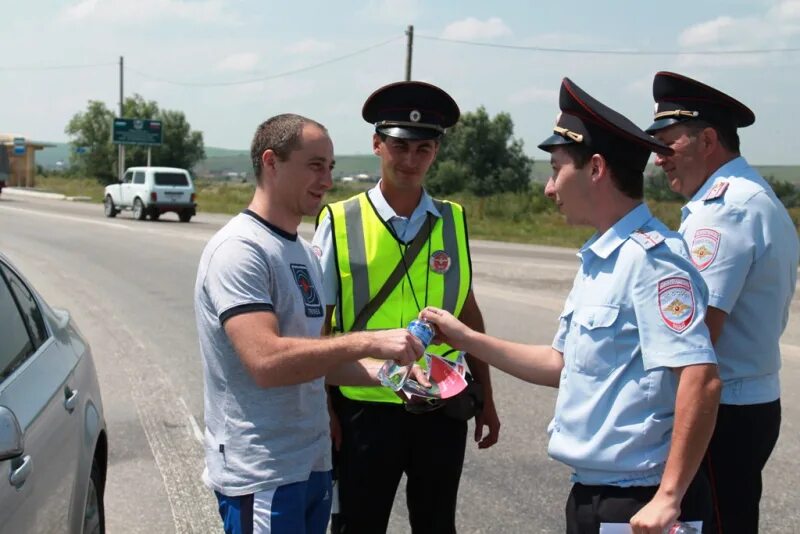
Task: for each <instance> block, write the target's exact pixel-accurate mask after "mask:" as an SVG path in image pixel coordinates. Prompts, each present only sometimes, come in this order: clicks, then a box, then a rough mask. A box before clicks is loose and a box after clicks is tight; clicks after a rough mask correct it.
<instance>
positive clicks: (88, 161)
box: [65, 94, 205, 183]
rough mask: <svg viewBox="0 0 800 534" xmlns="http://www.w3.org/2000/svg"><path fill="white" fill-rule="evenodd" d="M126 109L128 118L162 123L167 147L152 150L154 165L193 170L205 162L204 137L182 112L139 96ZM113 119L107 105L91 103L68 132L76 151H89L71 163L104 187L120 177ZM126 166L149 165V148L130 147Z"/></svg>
mask: <svg viewBox="0 0 800 534" xmlns="http://www.w3.org/2000/svg"><path fill="white" fill-rule="evenodd" d="M122 109H123V111H124V115H125V117H126V118H136V119H151V120H160V121H161V128H162V132H163V144H162V145H161V146H159V147H152V149H151V150H152V153H151V156H152V163H153V164H154V165H161V166H167V167H180V168H184V169H191V168H192V167H194V165H195V164H196V163H197V162H198V161H200V160H202V159H203V158H205V148H204V146H203V134H202V133H201V132H198V131H193V130H192V128H191V125H190V124H189V122H188V121H187V120H186V116H185V115H184V114H183V112H182V111H173V110H166V109H165V110H161V109H159V107H158V103H156V102H155V101H153V100H149V101H148V100H145V99H144V97H142V96H141V95H138V94H135V95H133V96H132V97H128V98H126V99H125V102H124V104H123V108H122ZM113 119H114V114H113V113H112V112H111V111H110V110H109V109H108V108H106V106H105V104H103V103H102V102H97V101H90V102H89V108H88V109H87V110H86V111H85V112H82V113H78V114H76V115H75V116H74V117H73V118H72V120H71V121H70V123H69V125H68V126H67V128H66V130H65V131H66V133H67V134H68V135H70V136H73V137H74V139H73V140H72V141H71V143H72V145H73V147H78V146H86V147H88V148H89V151H88V154H81V155H79V154H72V155H71V156H70V163H71V164H72V165H73V166H75V167H77V168H78V169H79V170H80V171H81V172H82V173H84V174H87V175H90V176H96V177H97V179H98V180H100V181H101V182H103V183H112V182H114V181H115V180H116V177H117V172H116V161H117V147H116V146H115V145H114V144H113V143H112V142H111V122H112V120H113ZM125 164H126V167H132V166H141V165H146V164H147V147H144V146H138V145H127V146H126V147H125Z"/></svg>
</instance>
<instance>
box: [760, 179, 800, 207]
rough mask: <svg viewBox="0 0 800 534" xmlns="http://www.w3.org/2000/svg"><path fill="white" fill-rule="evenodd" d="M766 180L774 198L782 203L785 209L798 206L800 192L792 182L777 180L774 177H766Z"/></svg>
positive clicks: (799, 203)
mask: <svg viewBox="0 0 800 534" xmlns="http://www.w3.org/2000/svg"><path fill="white" fill-rule="evenodd" d="M766 180H767V182H768V183H769V185H770V187H772V190H773V191H774V192H775V196H776V197H778V200H780V201H781V202H783V205H784V206H786V208H794V207H797V206H798V205H800V192H798V190H797V187H796V186H795V185H794V184H793V183H792V182H789V181H786V180H778V179H777V178H775V177H774V176H766Z"/></svg>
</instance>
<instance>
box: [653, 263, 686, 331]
mask: <svg viewBox="0 0 800 534" xmlns="http://www.w3.org/2000/svg"><path fill="white" fill-rule="evenodd" d="M658 309H659V312H660V313H661V319H662V320H663V321H664V324H666V325H667V326H668V327H669V328H670V329H672V330H674V331H675V332H678V333H681V332H683V331H684V330H686V329H687V328H689V326H690V325H691V324H692V321H693V320H694V315H695V302H694V291H693V290H692V283H691V282H690V281H689V279H688V278H684V277H682V276H672V277H669V278H664V279H662V280H659V282H658Z"/></svg>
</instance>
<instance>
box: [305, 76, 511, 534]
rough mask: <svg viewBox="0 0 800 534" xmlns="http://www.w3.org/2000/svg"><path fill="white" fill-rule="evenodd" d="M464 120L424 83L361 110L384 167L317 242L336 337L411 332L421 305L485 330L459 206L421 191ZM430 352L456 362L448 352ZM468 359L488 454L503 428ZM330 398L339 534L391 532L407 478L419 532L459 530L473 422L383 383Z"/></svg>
mask: <svg viewBox="0 0 800 534" xmlns="http://www.w3.org/2000/svg"><path fill="white" fill-rule="evenodd" d="M459 114H460V112H459V109H458V106H457V105H456V103H455V101H454V100H453V99H452V97H450V95H448V94H447V93H446V92H445V91H443V90H442V89H440V88H438V87H436V86H433V85H430V84H427V83H422V82H398V83H393V84H389V85H387V86H385V87H382V88H380V89H378V90H377V91H375V92H374V93H373V94H372V95H371V96H370V97H369V98H368V99H367V101H366V103H365V104H364V107H363V110H362V116H363V117H364V120H366V121H367V122H369V123H370V124H373V125H374V126H375V133H374V135H373V138H372V148H373V152H374V153H375V154H376V155H377V156H378V157H379V158H380V160H381V180H380V182H379V183H378V185H376V186H375V187H374V188H373V189H371V190H369V191H367V192H365V193H361V194H359V195H356V196H354V197H352V198H350V199H348V200H345V201H342V202H337V203H334V204H330V205H328V206H326V207H325V209H323V210H322V212H321V213H320V217H319V220H318V227H317V232H316V235H315V236H314V241H313V246H314V247H316V248H315V251H316V252H317V253H318V254H319V255H320V259H321V262H322V269H323V280H324V292H325V296H326V299H327V303H328V305H329V306H328V323H327V324H328V325H329V327H330V330H329V331H331V332H334V333H335V332H348V331H351V330H358V329H365V330H376V329H384V328H395V327H398V326H406V325H408V323H409V322H410V321H412V320H413V319H415V318H416V317H417V315H418V314H419V312H420V310H421V309H422V308H424V307H425V306H441V307H443V308H445V309H448V310H449V311H451V312H452V313H453V314H454V315H456V316H458V317H460V318H461V320H462V321H464V322H465V323H467V324H470V325H471V326H472V327H473V328H477V329H479V330H481V331H482V330H483V318H482V316H481V312H480V310H479V308H478V305H477V303H476V301H475V297H474V295H473V293H472V267H471V264H470V256H469V245H468V242H467V224H466V216H465V214H464V210H463V208H462V207H461V206H460V205H458V204H456V203H453V202H448V201H443V200H435V199H433V198H431V197H430V196H429V195H428V193H427V192H426V191H425V189H424V188H423V185H422V182H423V180H424V178H425V174H426V173H427V171H428V169H429V168H430V166H431V164H432V163H433V161H434V159H435V158H436V153H437V151H438V149H439V143H440V140H441V138H442V136H443V135H444V133H445V130H446V128H449V127H451V126H453V125H454V124H455V123H456V122H457V121H458V117H459ZM372 301H375V302H372ZM371 302H372V304H370V303H371ZM365 310H366V311H365ZM432 350H433V351H435V352H436V353H439V354H443V355H445V356H446V357H451V358H454V357H455V356H456V354H455V352H454V351H452V350H451V349H450V348H449V347H446V346H437V347H432ZM448 351H449V353H448ZM467 363H468V365H469V366H470V370H471V372H472V374H473V376H474V378H475V380H476V382H478V383H480V384H481V386H482V391H483V396H484V407H483V410H482V411H481V412H479V414H478V415H477V416H476V424H475V441H477V442H478V447H479V448H487V447H490V446H492V445H493V444H494V443H495V442H496V441H497V436H498V433H499V429H500V421H499V419H498V417H497V412H496V410H495V407H494V402H493V399H492V388H491V382H490V378H489V368H488V366H487V365H486V364H485V363H483V362H481V361H479V360H477V359H473V358H471V357H470V356H469V355H468V356H467ZM331 401H332V406H333V411H334V412H335V416H334V415H333V414H332V421H333V422H332V433H333V439H334V447H335V448H337V450H338V452H337V455H336V456H337V457H336V463H337V471H338V491H339V514H338V517H336V518H335V520H334V521H333V523H332V527H333V530H334V532H347V533H348V534H359V533H368V534H375V533H380V532H385V531H386V528H387V525H388V522H389V515H390V513H391V509H392V504H393V502H394V497H395V493H396V492H397V487H398V484H399V482H400V479H401V477H402V475H403V473H405V474H406V476H407V479H408V484H407V487H406V492H407V503H408V512H409V520H410V522H411V529H412V531H413V532H414V533H422V532H431V533H437V534H447V533H450V532H455V513H456V499H457V493H458V483H459V479H460V477H461V468H462V465H463V462H464V451H465V447H466V435H467V422H466V421H464V420H462V419H459V418H455V417H453V414H452V413H450V412H451V411H450V410H448V409H447V407H445V408H443V409H436V410H431V411H427V412H424V413H412V411H409V410H408V409H407V407H406V406H404V405H403V404H402V403H401V401H400V399H399V398H398V397H397V396H396V395H395V394H394V393H393V392H392V391H391V390H390V389H388V388H382V387H341V388H335V389H333V390H331ZM337 423H338V425H340V426H338V425H337ZM484 427H488V432H487V434H486V435H485V436H484V435H483V434H484Z"/></svg>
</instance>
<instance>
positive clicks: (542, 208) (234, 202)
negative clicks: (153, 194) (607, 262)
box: [36, 176, 800, 247]
mask: <svg viewBox="0 0 800 534" xmlns="http://www.w3.org/2000/svg"><path fill="white" fill-rule="evenodd" d="M36 181H37V189H40V190H43V191H51V192H56V193H62V194H64V195H67V196H88V197H90V198H91V199H92V201H94V202H102V200H103V186H102V185H100V184H99V183H98V182H97V181H96V180H94V179H91V178H66V177H63V176H38V177H37V178H36ZM370 186H371V184H357V183H351V184H341V183H337V184H336V185H335V186H334V188H333V189H331V190H330V191H329V192H328V194H327V195H326V197H325V202H336V201H338V200H344V199H346V198H349V197H351V196H353V195H355V194H356V193H358V192H360V191H363V190H364V189H365V188H368V187H370ZM196 188H197V203H198V208H199V210H200V211H201V212H211V213H228V214H235V213H239V212H240V211H242V209H243V208H244V207H245V206H247V204H248V203H249V202H250V199H251V198H252V196H253V191H254V189H255V185H254V184H251V183H246V184H240V183H224V182H216V181H207V180H198V181H197V183H196ZM537 191H538V190H537ZM449 199H450V200H452V201H454V202H458V203H459V204H461V205H462V206H464V209H465V210H466V212H467V221H468V225H469V235H470V237H472V238H475V239H488V240H495V241H510V242H516V243H537V244H542V245H556V246H564V247H579V246H580V245H581V244H583V242H584V241H586V239H587V238H588V237H589V236H591V235H592V232H593V230H592V229H591V228H587V227H575V226H569V225H567V224H566V222H565V221H564V217H563V216H562V215H561V214H559V213H558V212H557V211H556V210H555V208H554V206H553V204H552V203H551V202H550V201H549V200H548V199H546V198H545V197H544V196H542V194H541V193H540V192H533V193H527V194H514V193H504V194H501V195H495V196H492V197H488V198H485V199H480V198H477V197H475V196H473V195H469V194H465V193H460V194H456V195H453V196H451V197H449ZM648 205H649V206H650V210H651V211H652V212H653V214H654V215H655V216H656V217H658V218H659V219H661V220H662V221H664V224H666V225H667V226H669V227H670V228H672V229H675V230H677V228H678V226H679V225H680V217H681V203H680V202H648ZM789 214H790V215H791V216H792V219H793V220H794V223H795V227H798V226H800V208H791V209H790V210H789ZM313 220H314V219H313V217H308V218H306V221H308V222H313Z"/></svg>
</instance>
